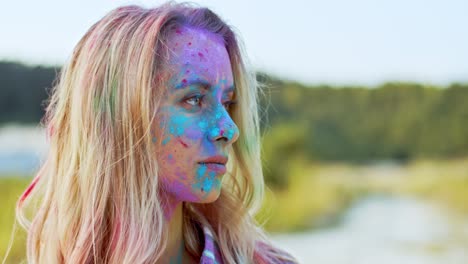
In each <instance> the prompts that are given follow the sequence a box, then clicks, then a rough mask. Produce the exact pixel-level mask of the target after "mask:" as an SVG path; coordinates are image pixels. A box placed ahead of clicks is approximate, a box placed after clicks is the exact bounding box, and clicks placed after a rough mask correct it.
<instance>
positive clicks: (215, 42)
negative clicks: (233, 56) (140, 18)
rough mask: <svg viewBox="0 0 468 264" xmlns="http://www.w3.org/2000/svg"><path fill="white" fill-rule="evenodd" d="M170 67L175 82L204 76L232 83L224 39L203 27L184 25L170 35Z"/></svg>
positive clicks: (207, 79) (220, 81) (168, 64)
mask: <svg viewBox="0 0 468 264" xmlns="http://www.w3.org/2000/svg"><path fill="white" fill-rule="evenodd" d="M167 45H168V48H169V56H168V59H167V66H168V70H169V73H170V76H171V77H170V79H171V81H172V82H180V81H181V80H182V79H184V78H185V79H187V78H190V79H203V80H205V81H207V82H209V83H211V84H212V85H217V84H220V83H223V84H226V85H227V86H232V84H233V75H232V68H231V62H230V60H229V55H228V52H227V50H226V47H225V45H224V42H223V39H222V38H221V37H220V36H218V35H215V34H213V33H211V32H207V31H205V30H202V29H196V28H188V27H181V28H179V29H177V30H175V31H174V32H172V34H171V35H170V36H169V38H168V41H167Z"/></svg>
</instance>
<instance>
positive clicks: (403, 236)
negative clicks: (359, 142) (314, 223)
mask: <svg viewBox="0 0 468 264" xmlns="http://www.w3.org/2000/svg"><path fill="white" fill-rule="evenodd" d="M467 227H468V225H467V226H465V227H462V226H457V225H456V224H455V223H454V222H453V221H452V219H451V218H450V217H449V216H448V215H447V214H446V213H444V212H442V211H440V209H439V208H437V207H433V206H431V205H429V204H427V203H425V202H422V201H418V200H414V199H411V198H401V197H400V198H395V197H394V198H385V197H378V196H376V197H370V198H367V199H365V200H363V201H361V202H358V203H357V204H356V205H355V206H354V207H352V208H351V209H350V210H349V211H348V212H347V213H346V214H345V217H344V220H343V222H342V224H341V225H339V226H337V227H335V228H332V229H327V230H320V231H315V232H305V233H301V234H284V235H276V236H274V237H273V239H274V241H275V242H276V243H277V244H278V245H279V246H280V247H281V248H284V249H286V250H287V251H289V252H290V253H291V254H293V255H294V256H296V257H297V258H298V259H299V260H300V263H320V264H356V263H357V264H375V263H379V264H462V263H463V264H466V263H468V244H467V240H466V238H468V228H467ZM463 238H464V239H463Z"/></svg>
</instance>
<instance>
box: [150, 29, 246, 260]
mask: <svg viewBox="0 0 468 264" xmlns="http://www.w3.org/2000/svg"><path fill="white" fill-rule="evenodd" d="M167 45H168V47H170V48H171V53H170V55H169V58H168V60H167V63H166V65H165V66H166V67H165V68H166V69H167V74H165V76H167V77H166V83H167V87H166V93H165V97H164V100H163V102H162V105H161V107H160V109H159V110H158V113H157V118H156V122H155V124H154V125H153V131H154V138H153V141H154V142H155V144H158V147H157V148H156V149H157V153H156V157H157V160H158V164H159V179H160V186H161V191H162V196H163V199H164V200H165V201H164V205H165V214H166V215H165V216H166V219H168V222H169V230H170V233H171V236H170V238H169V241H168V247H167V250H166V253H167V254H165V255H167V256H168V257H169V259H170V260H172V263H175V261H174V260H175V259H181V257H180V254H182V255H183V256H182V260H183V263H190V262H193V261H196V260H193V259H190V258H189V257H188V255H187V252H182V253H180V250H179V249H180V245H181V243H182V203H183V202H196V203H209V202H213V201H215V200H216V199H217V198H218V197H219V195H220V191H221V181H222V177H223V173H222V172H221V171H217V170H216V169H213V168H210V166H207V165H204V164H200V163H199V162H200V161H202V160H203V159H205V158H207V157H209V156H214V155H221V156H226V157H227V155H228V153H229V151H230V149H231V148H232V144H233V143H234V142H235V141H236V140H237V138H238V137H239V130H238V128H237V126H236V124H235V123H234V121H233V120H232V118H231V116H230V113H229V112H230V109H231V108H232V107H233V105H234V100H235V91H234V80H233V74H232V68H231V63H230V60H229V55H228V53H227V50H226V48H225V45H224V43H223V41H222V39H221V38H220V37H219V36H217V35H214V34H213V33H210V32H206V31H204V30H201V29H194V28H187V27H182V28H179V29H177V30H176V31H175V32H174V33H173V34H171V36H170V37H169V39H168V43H167ZM178 252H179V253H178Z"/></svg>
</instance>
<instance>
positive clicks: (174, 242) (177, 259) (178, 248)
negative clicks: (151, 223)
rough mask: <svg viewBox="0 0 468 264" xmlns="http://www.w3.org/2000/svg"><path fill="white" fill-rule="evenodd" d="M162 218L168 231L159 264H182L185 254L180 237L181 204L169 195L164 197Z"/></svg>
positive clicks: (181, 237)
mask: <svg viewBox="0 0 468 264" xmlns="http://www.w3.org/2000/svg"><path fill="white" fill-rule="evenodd" d="M164 200H165V203H164V216H165V218H166V223H167V224H166V228H167V230H168V231H169V232H168V234H169V236H168V240H167V246H166V249H165V250H164V252H163V255H162V258H161V261H158V262H159V263H171V264H179V263H182V259H183V258H184V254H185V246H184V240H183V236H182V220H183V213H182V202H181V201H178V200H176V199H173V197H172V196H171V195H169V194H168V195H166V197H164Z"/></svg>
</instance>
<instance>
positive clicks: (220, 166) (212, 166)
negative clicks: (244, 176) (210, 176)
mask: <svg viewBox="0 0 468 264" xmlns="http://www.w3.org/2000/svg"><path fill="white" fill-rule="evenodd" d="M198 164H200V166H206V168H207V169H208V170H209V171H214V172H216V173H217V174H225V173H226V165H225V164H224V163H218V162H199V163H198Z"/></svg>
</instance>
